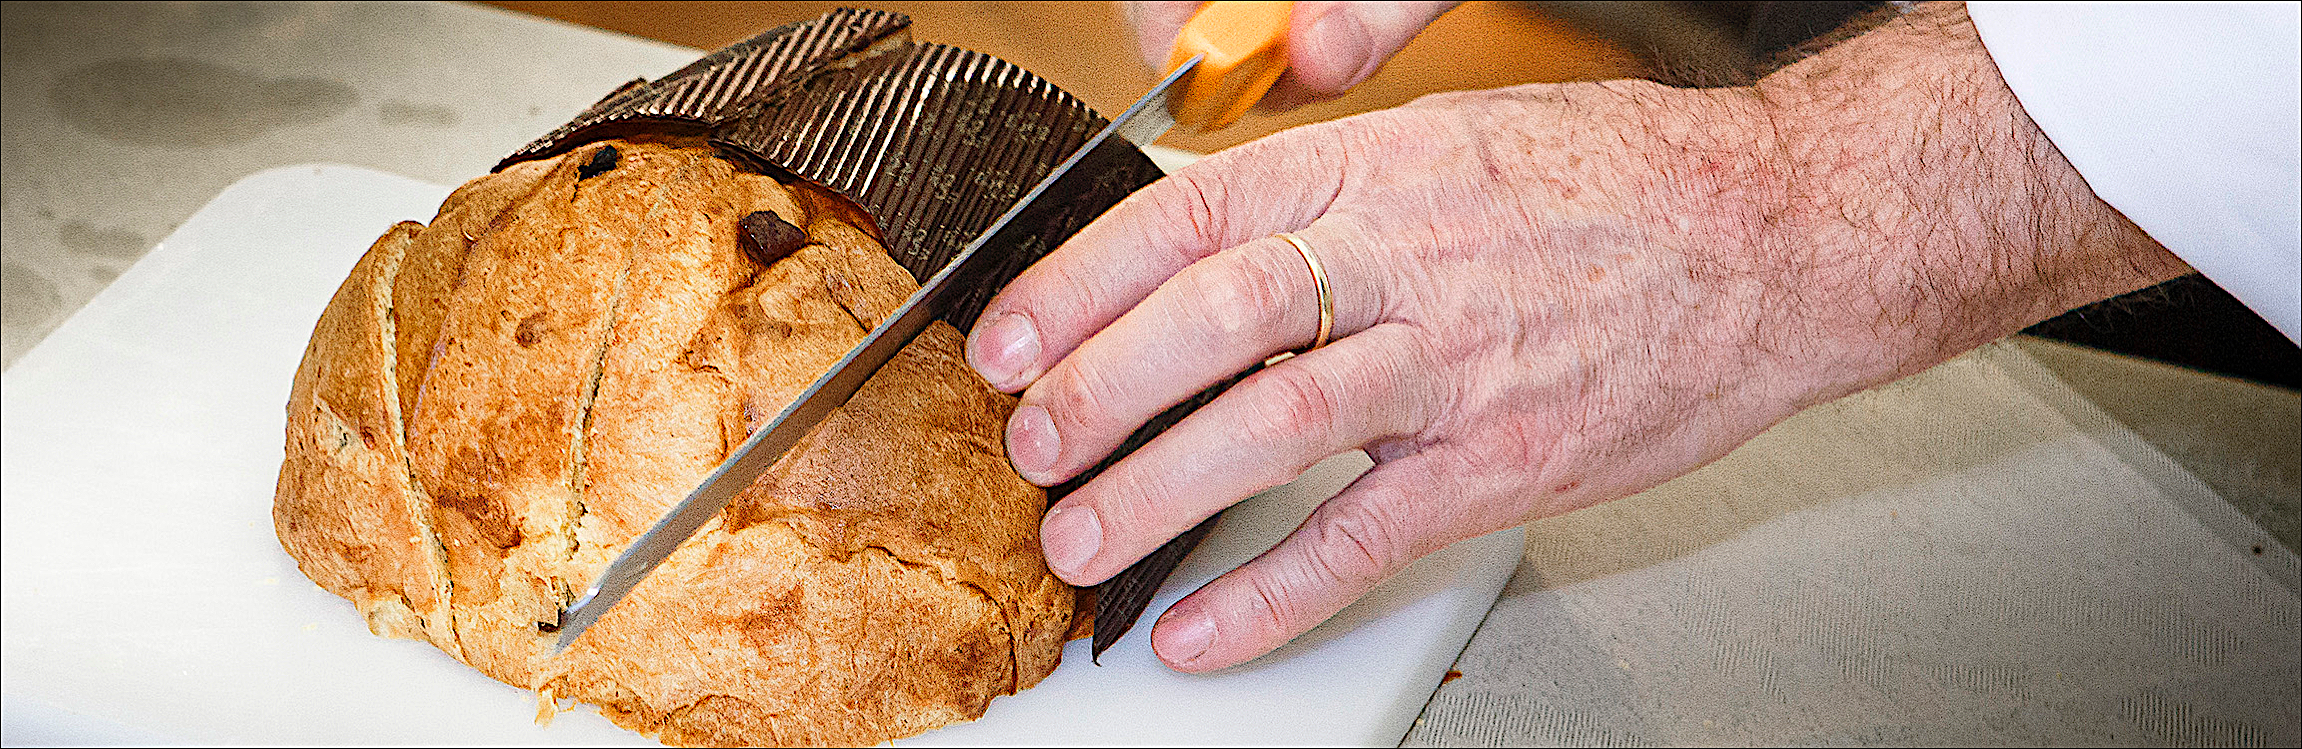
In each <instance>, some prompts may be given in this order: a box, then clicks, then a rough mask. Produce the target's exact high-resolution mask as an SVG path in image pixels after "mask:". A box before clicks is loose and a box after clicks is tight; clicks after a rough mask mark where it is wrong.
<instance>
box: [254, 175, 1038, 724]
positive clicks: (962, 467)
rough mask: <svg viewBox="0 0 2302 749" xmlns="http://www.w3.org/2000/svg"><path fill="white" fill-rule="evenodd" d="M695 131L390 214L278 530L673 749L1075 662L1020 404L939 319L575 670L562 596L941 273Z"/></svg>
mask: <svg viewBox="0 0 2302 749" xmlns="http://www.w3.org/2000/svg"><path fill="white" fill-rule="evenodd" d="M868 221H869V219H867V218H864V217H863V216H862V214H861V213H860V212H859V211H856V210H854V209H853V208H852V207H851V206H848V205H847V204H845V203H844V202H843V201H841V200H840V199H839V198H838V197H836V196H834V195H831V194H830V193H828V192H824V191H822V190H820V189H818V188H814V187H811V186H809V185H806V184H804V183H793V184H784V183H780V182H778V181H777V180H776V179H775V178H773V177H770V176H767V175H763V174H759V173H755V172H752V171H748V170H746V169H745V168H744V167H742V166H740V165H739V164H738V163H736V162H732V161H729V160H727V159H724V158H722V157H720V156H719V155H717V154H716V153H715V152H714V151H713V150H712V149H711V148H710V147H708V146H706V145H704V144H702V143H701V142H700V141H681V140H677V139H660V138H631V139H623V140H612V141H606V142H600V143H592V144H588V145H585V146H582V147H580V148H577V149H575V150H572V151H569V152H567V153H564V154H561V155H559V156H556V157H552V158H549V159H542V160H536V161H528V162H521V163H518V164H515V165H512V166H509V167H508V168H505V169H503V170H502V171H500V172H498V173H495V174H491V175H489V176H486V177H482V178H480V179H477V180H474V181H472V182H471V183H469V184H466V185H464V186H463V187H462V188H460V189H458V190H457V191H456V192H455V193H454V194H453V195H452V196H450V197H449V198H448V199H447V201H446V202H445V203H444V204H443V205H442V206H441V207H440V211H439V215H438V216H437V217H436V218H435V219H434V220H433V221H432V223H431V224H430V225H429V226H424V225H419V224H416V223H413V222H406V223H401V224H399V225H397V226H394V227H392V228H391V230H390V231H388V232H386V233H385V234H384V236H383V237H382V238H381V239H379V240H377V242H376V243H375V245H374V246H373V247H371V248H370V249H369V250H368V252H367V254H366V255H365V256H364V257H362V258H361V259H360V261H359V263H358V265H356V266H355V267H354V268H353V270H352V273H351V276H350V277H349V278H348V279H346V280H345V282H344V285H343V286H342V288H341V289H339V290H338V291H337V293H336V295H335V297H334V299H333V300H332V301H330V302H329V304H328V306H327V308H326V311H325V312H324V313H323V314H322V315H321V317H320V320H319V322H318V325H317V326H316V327H315V329H314V331H313V335H312V340H311V343H310V345H309V346H308V347H307V348H306V349H305V353H304V360H303V364H302V366H301V367H300V368H299V369H298V370H297V372H296V377H295V382H294V388H293V391H292V393H291V394H290V398H289V403H288V434H287V437H288V439H287V452H286V459H285V462H284V463H283V465H282V467H281V471H280V481H279V489H278V495H277V500H276V504H275V507H274V512H273V516H274V521H275V524H276V526H277V530H278V532H279V537H280V541H281V543H282V545H283V546H285V547H286V549H287V551H288V553H289V554H290V555H291V556H293V557H294V558H295V559H296V562H297V564H298V565H299V566H300V567H301V568H302V569H303V571H304V572H305V574H306V575H308V576H310V577H311V578H312V580H313V581H314V582H316V583H318V584H319V585H320V586H321V587H323V588H326V589H327V590H329V591H332V592H335V593H337V594H339V595H342V596H344V597H345V598H347V599H350V601H351V602H352V603H353V604H354V605H355V606H357V607H358V609H359V611H360V612H361V613H362V614H363V615H365V616H366V617H367V620H368V623H369V627H370V629H372V630H373V631H374V632H375V633H376V634H379V635H383V636H389V637H407V638H417V639H423V640H427V641H429V642H431V643H432V644H433V645H435V646H437V647H439V649H441V650H443V651H445V652H447V653H448V654H449V655H451V656H454V657H456V658H457V659H459V660H462V661H463V662H464V663H467V664H470V665H471V666H472V667H474V668H477V669H479V670H480V671H481V672H483V673H485V674H487V675H488V676H491V677H494V678H496V679H499V680H502V681H504V682H505V683H508V684H511V685H514V686H518V687H521V688H526V689H532V690H536V691H538V692H540V693H543V694H545V695H547V696H551V697H557V698H563V699H564V698H573V699H576V700H581V701H583V702H588V703H592V704H595V705H598V706H599V708H600V710H601V712H602V713H604V714H605V715H607V716H608V717H609V718H610V719H612V720H614V721H616V722H617V723H619V724H621V725H624V726H626V727H629V728H632V729H634V730H639V731H643V732H649V733H651V734H653V735H655V736H656V737H657V738H659V739H661V740H662V741H664V742H665V743H670V744H680V745H722V744H778V745H782V744H874V743H878V742H881V741H885V740H887V739H891V738H900V737H904V736H909V735H913V734H916V733H919V732H921V731H924V730H927V729H930V728H934V727H936V726H941V725H944V724H948V723H951V722H954V721H963V720H971V719H974V718H976V717H978V716H980V715H982V714H983V712H984V710H985V708H986V706H987V705H988V703H989V702H990V700H991V699H992V698H993V697H995V696H998V695H1003V694H1011V693H1013V692H1015V691H1017V690H1020V689H1024V688H1028V687H1030V686H1032V685H1033V684H1035V683H1037V682H1038V681H1039V680H1040V679H1041V678H1042V677H1044V676H1046V675H1047V674H1048V673H1049V672H1050V671H1051V670H1053V669H1054V667H1055V664H1056V661H1057V659H1058V658H1059V657H1060V655H1061V650H1062V645H1063V642H1064V640H1065V639H1066V635H1067V631H1068V629H1069V625H1070V620H1071V615H1072V611H1073V606H1074V592H1073V590H1072V589H1071V588H1070V587H1068V586H1066V585H1064V584H1063V583H1062V582H1061V581H1060V580H1057V579H1056V578H1055V577H1054V576H1052V575H1051V574H1049V573H1048V571H1047V569H1046V567H1045V565H1044V563H1043V561H1042V559H1041V557H1040V555H1039V544H1038V522H1039V518H1040V515H1041V513H1042V512H1043V511H1044V509H1045V501H1046V500H1045V495H1044V494H1043V493H1042V492H1041V490H1039V489H1038V488H1036V487H1033V486H1031V485H1030V484H1029V483H1026V482H1024V481H1023V480H1022V479H1020V478H1018V477H1017V476H1016V475H1015V474H1014V472H1013V471H1012V470H1010V469H1009V468H1008V466H1007V464H1006V457H1005V455H1004V453H1003V452H1002V450H1003V447H1002V445H1003V442H1002V439H1001V434H1002V429H1003V425H1004V423H1005V421H1006V417H1007V415H1008V413H1009V412H1010V411H1011V410H1012V409H1013V407H1014V401H1013V399H1012V398H1010V397H1008V396H1006V395H1003V394H1000V393H998V392H997V391H994V390H992V389H991V388H990V387H989V386H987V385H986V384H984V383H983V382H982V381H981V380H980V379H979V378H977V377H976V376H975V375H974V374H973V373H972V372H971V371H970V370H969V369H968V368H967V367H966V366H965V365H964V364H963V363H962V360H961V357H960V350H961V336H960V334H959V333H958V331H956V330H953V329H952V328H951V327H950V326H948V325H945V324H943V323H936V324H935V325H934V326H933V327H931V328H930V329H928V330H927V331H926V332H925V333H924V334H922V335H921V336H920V337H919V338H918V339H917V340H916V341H915V342H914V343H912V344H911V345H910V346H909V347H907V348H906V349H904V351H903V352H902V354H900V355H898V356H897V357H896V358H895V360H894V361H892V362H890V363H889V364H888V365H887V366H886V368H885V369H883V370H881V371H880V372H879V373H878V375H877V376H875V377H874V378H873V379H872V380H871V381H870V383H869V384H867V385H865V386H864V388H863V390H862V391H861V392H859V393H858V394H857V395H856V396H855V398H854V400H853V401H851V402H850V403H849V404H848V405H847V406H846V407H844V408H843V409H841V410H840V411H839V412H838V413H836V414H834V415H833V416H832V417H831V418H830V419H828V420H827V421H826V422H825V423H824V424H823V425H822V426H821V427H819V428H818V429H817V430H816V431H815V433H814V434H812V435H810V436H809V437H808V438H806V439H805V440H803V441H801V442H800V443H799V444H798V445H797V446H796V447H794V448H793V449H792V451H791V453H790V454H788V455H787V456H785V458H784V459H783V460H782V461H781V462H780V463H778V464H777V466H776V467H775V468H774V469H772V470H771V471H769V472H768V473H766V474H765V475H763V476H761V477H760V479H759V480H758V481H757V482H755V483H754V484H753V485H752V486H751V487H749V488H748V489H746V490H745V491H744V492H743V493H742V494H741V495H740V496H738V497H737V498H736V500H735V501H734V502H733V503H732V504H731V505H730V506H729V508H728V509H727V511H726V512H725V513H723V514H722V516H721V517H720V518H719V519H718V520H716V521H714V522H713V524H711V525H709V526H706V527H705V529H704V530H703V531H702V532H700V533H698V534H697V535H696V536H695V537H694V538H693V539H690V540H689V541H688V543H687V544H686V545H684V546H682V547H681V548H680V549H679V550H678V551H677V552H676V553H674V554H672V556H671V557H670V558H669V559H668V560H667V561H666V562H665V563H664V565H663V566H662V567H661V568H659V569H657V570H656V571H655V572H654V573H653V574H652V575H651V576H649V577H648V579H647V580H646V582H644V583H642V584H641V585H640V586H639V587H638V588H637V589H636V590H634V591H633V592H632V594H631V595H630V596H629V597H628V598H626V599H625V600H624V601H623V602H622V603H621V604H619V605H617V606H616V607H615V608H614V609H613V610H611V611H610V612H609V613H608V615H607V616H606V618H604V619H603V620H601V621H600V622H599V623H598V624H597V625H595V626H594V627H592V628H591V630H590V631H589V632H587V633H586V634H585V635H584V636H583V638H581V639H580V640H578V641H577V642H576V644H575V645H574V646H573V647H571V648H570V649H569V650H568V651H567V652H565V653H563V654H560V655H557V656H553V655H550V644H551V643H552V641H553V639H554V638H555V636H556V635H555V632H556V629H557V626H556V625H557V622H558V621H559V617H560V613H561V611H562V609H563V608H564V607H565V606H566V605H568V603H569V602H570V601H572V600H573V598H574V597H575V595H576V594H577V593H578V592H579V591H581V590H582V589H583V587H584V586H585V585H587V584H588V583H589V582H590V581H591V580H592V579H593V578H594V577H595V576H596V575H597V574H598V573H599V572H600V570H602V569H603V568H604V567H605V566H606V564H607V563H608V562H609V561H610V560H612V559H613V558H614V557H615V556H616V554H618V553H619V552H621V551H622V550H623V549H624V548H625V546H626V545H627V544H629V543H630V541H631V540H632V539H633V538H634V537H636V536H637V535H638V534H639V533H641V532H642V531H644V530H645V529H646V528H647V527H648V526H649V525H650V524H651V523H653V522H654V521H655V520H656V519H657V518H658V517H660V516H661V515H662V514H663V513H664V512H665V511H666V510H668V509H669V508H670V507H672V506H673V505H674V504H676V503H677V502H678V501H679V500H680V499H682V498H683V497H684V496H685V495H686V493H687V492H688V491H689V490H690V489H692V488H693V487H695V486H696V485H697V484H698V483H699V482H700V481H701V480H702V479H703V478H704V477H705V476H706V475H707V474H709V473H710V471H711V470H712V469H713V467H715V466H716V465H717V464H719V463H720V462H721V461H722V460H723V459H724V458H726V457H727V456H728V454H729V453H730V451H731V450H732V449H733V448H735V447H736V446H737V445H739V444H741V443H742V442H743V441H744V439H745V438H746V436H747V435H748V434H749V433H750V432H751V431H752V430H754V429H757V428H760V427H761V426H763V423H764V421H765V420H767V419H770V418H772V417H773V416H774V415H775V414H776V413H777V412H778V411H779V410H780V409H781V408H782V407H783V406H784V405H785V404H786V403H787V402H789V401H790V400H791V399H792V398H793V397H795V396H796V395H798V393H799V392H800V391H801V390H803V389H805V388H806V387H807V385H808V384H809V383H811V382H812V381H813V380H814V379H815V378H816V377H817V376H819V375H820V374H822V373H823V372H824V371H825V370H826V369H828V368H829V367H830V366H831V364H832V363H833V362H835V361H837V360H838V359H839V358H840V356H841V355H843V354H844V353H845V352H846V351H847V350H848V349H849V348H850V347H852V346H853V345H854V344H855V343H857V342H859V341H860V340H861V339H862V337H863V335H864V334H865V333H866V332H867V331H868V330H869V329H870V328H871V327H872V326H873V325H875V324H877V323H878V322H879V321H880V320H881V318H882V317H884V316H885V315H887V314H889V313H891V312H892V311H893V310H894V309H895V308H896V307H897V306H898V305H900V304H901V303H902V301H903V299H904V298H905V296H906V295H908V294H909V293H910V292H911V291H913V290H914V289H916V287H917V286H916V283H915V282H914V281H913V280H912V278H911V276H910V275H909V274H907V273H906V272H905V271H904V270H903V269H902V268H901V267H899V266H898V265H896V263H895V262H894V261H892V260H890V259H889V258H888V257H887V255H886V254H885V252H884V251H883V250H882V249H881V247H880V245H879V244H878V242H877V241H876V240H875V239H874V237H873V235H872V234H871V230H870V227H869V226H868Z"/></svg>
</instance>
